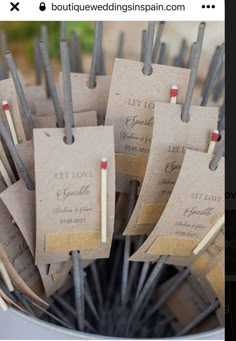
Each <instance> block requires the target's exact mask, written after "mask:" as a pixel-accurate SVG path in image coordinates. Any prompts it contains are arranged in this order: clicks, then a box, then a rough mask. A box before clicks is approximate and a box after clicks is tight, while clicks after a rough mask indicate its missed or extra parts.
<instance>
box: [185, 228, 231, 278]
mask: <svg viewBox="0 0 236 341" xmlns="http://www.w3.org/2000/svg"><path fill="white" fill-rule="evenodd" d="M224 247H225V236H224V233H223V232H220V233H219V234H218V235H217V236H216V237H215V238H214V239H213V240H212V241H211V243H210V245H209V246H208V247H207V249H206V250H205V251H204V252H203V253H201V254H200V255H199V256H197V257H195V258H194V260H193V261H192V264H191V271H192V272H193V273H194V274H196V275H199V274H205V273H206V271H207V269H209V266H210V264H212V262H215V260H216V259H217V257H218V255H219V254H220V253H221V252H222V250H223V249H224Z"/></svg>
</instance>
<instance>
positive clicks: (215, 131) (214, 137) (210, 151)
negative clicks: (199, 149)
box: [207, 130, 219, 154]
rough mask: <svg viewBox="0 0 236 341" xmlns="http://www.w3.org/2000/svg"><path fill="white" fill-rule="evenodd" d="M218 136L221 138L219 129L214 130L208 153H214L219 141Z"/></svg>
mask: <svg viewBox="0 0 236 341" xmlns="http://www.w3.org/2000/svg"><path fill="white" fill-rule="evenodd" d="M218 138H219V131H218V130H214V131H213V132H212V134H211V141H210V144H209V147H208V151H207V153H208V154H212V153H214V150H215V146H216V142H217V141H218Z"/></svg>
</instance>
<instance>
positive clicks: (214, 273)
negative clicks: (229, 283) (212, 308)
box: [206, 250, 225, 306]
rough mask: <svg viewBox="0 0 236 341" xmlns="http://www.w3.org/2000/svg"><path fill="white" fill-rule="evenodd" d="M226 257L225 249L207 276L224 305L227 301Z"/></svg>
mask: <svg viewBox="0 0 236 341" xmlns="http://www.w3.org/2000/svg"><path fill="white" fill-rule="evenodd" d="M224 274H225V257H224V250H222V252H221V253H220V254H219V255H218V257H217V261H216V262H215V264H213V265H212V267H211V269H210V270H209V271H208V273H207V275H206V278H207V280H208V282H209V284H210V285H211V287H212V289H213V291H214V292H215V295H216V297H217V298H218V299H219V301H220V303H221V305H222V306H224V302H225V299H224V297H225V276H224Z"/></svg>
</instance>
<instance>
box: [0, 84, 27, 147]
mask: <svg viewBox="0 0 236 341" xmlns="http://www.w3.org/2000/svg"><path fill="white" fill-rule="evenodd" d="M2 101H8V103H9V108H10V112H11V116H12V120H13V122H14V127H15V129H16V134H17V138H18V142H19V143H21V142H24V141H26V136H25V132H24V128H23V123H22V120H21V114H20V110H19V106H18V102H17V94H16V90H15V85H14V83H13V80H12V79H11V78H9V79H5V80H2V81H0V103H2ZM0 115H1V116H2V118H3V119H4V121H5V122H7V121H6V117H5V116H6V115H5V112H4V111H3V109H2V105H0Z"/></svg>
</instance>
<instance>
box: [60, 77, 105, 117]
mask: <svg viewBox="0 0 236 341" xmlns="http://www.w3.org/2000/svg"><path fill="white" fill-rule="evenodd" d="M88 81H89V75H88V74H79V73H71V86H72V100H73V112H82V111H90V110H95V111H96V112H97V117H98V124H103V123H104V120H105V115H106V109H107V102H108V96H109V90H110V83H111V77H110V76H97V77H96V87H95V88H94V89H89V87H88ZM59 95H60V100H61V103H62V106H63V103H64V101H63V85H62V74H61V73H60V76H59Z"/></svg>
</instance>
